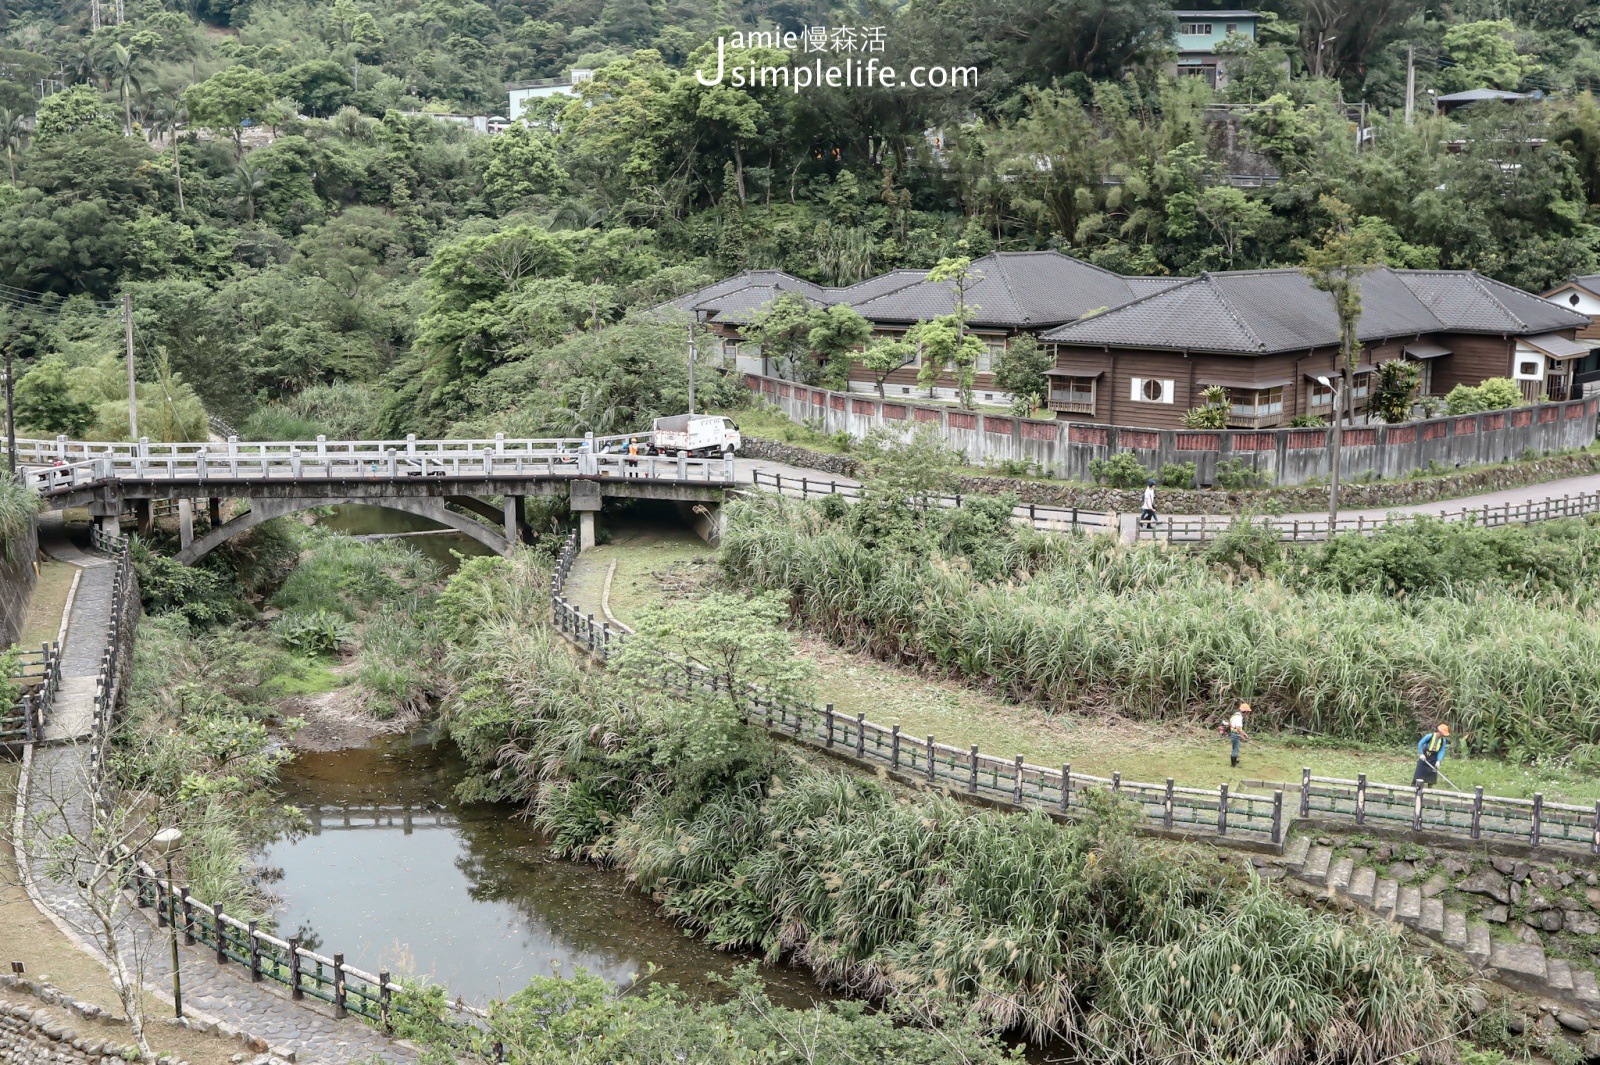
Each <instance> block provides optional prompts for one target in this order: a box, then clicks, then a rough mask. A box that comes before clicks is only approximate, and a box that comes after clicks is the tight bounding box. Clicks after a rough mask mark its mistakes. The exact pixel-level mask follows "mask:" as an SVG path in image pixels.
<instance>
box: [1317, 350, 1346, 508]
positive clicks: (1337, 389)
mask: <svg viewBox="0 0 1600 1065" xmlns="http://www.w3.org/2000/svg"><path fill="white" fill-rule="evenodd" d="M1346 372H1347V371H1345V370H1343V369H1341V370H1340V371H1339V383H1338V384H1334V383H1333V380H1332V379H1331V378H1329V377H1327V376H1322V375H1319V376H1318V377H1317V384H1319V385H1321V386H1322V387H1323V388H1326V389H1327V390H1328V391H1329V392H1331V393H1332V394H1333V448H1332V452H1333V453H1332V455H1331V456H1330V459H1329V467H1330V469H1329V473H1328V535H1329V536H1330V537H1331V536H1333V528H1334V525H1335V524H1336V523H1337V522H1338V520H1339V453H1340V450H1341V448H1342V445H1343V443H1344V430H1343V423H1344V412H1343V410H1342V409H1341V406H1342V405H1341V402H1340V401H1341V400H1342V399H1343V398H1344V392H1345V387H1346V383H1345V379H1344V378H1345V374H1346Z"/></svg>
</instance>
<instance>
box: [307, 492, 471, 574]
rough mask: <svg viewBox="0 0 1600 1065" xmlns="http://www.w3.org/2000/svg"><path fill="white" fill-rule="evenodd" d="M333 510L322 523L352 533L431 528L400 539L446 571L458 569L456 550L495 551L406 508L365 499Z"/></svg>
mask: <svg viewBox="0 0 1600 1065" xmlns="http://www.w3.org/2000/svg"><path fill="white" fill-rule="evenodd" d="M331 509H332V513H331V514H329V515H327V516H326V517H322V518H319V519H317V520H318V524H320V525H324V526H326V527H327V528H330V529H336V530H338V531H339V532H342V533H349V534H350V535H351V536H372V535H376V534H393V533H417V532H427V533H429V535H427V536H404V537H401V538H400V542H401V543H403V544H405V545H406V546H407V547H411V548H413V549H415V550H416V551H418V552H420V553H421V554H422V555H424V556H425V557H427V558H429V559H431V560H433V561H434V562H436V563H438V564H439V566H440V567H441V568H442V569H443V570H444V572H446V573H454V572H455V569H456V560H455V555H454V554H452V552H456V553H459V554H462V555H466V556H467V557H468V558H471V557H472V556H473V555H490V554H493V553H494V552H493V551H491V550H489V548H487V547H485V546H484V545H483V544H480V543H479V542H478V541H476V540H474V539H473V538H472V537H470V536H467V535H466V534H465V533H458V532H455V531H453V530H449V529H446V528H445V527H444V526H443V525H440V524H439V523H438V522H436V521H430V520H429V519H427V518H424V517H422V516H421V515H419V514H408V513H407V512H405V511H403V510H390V509H388V508H387V507H374V506H368V505H367V504H365V503H346V504H341V505H339V506H336V507H333V508H331Z"/></svg>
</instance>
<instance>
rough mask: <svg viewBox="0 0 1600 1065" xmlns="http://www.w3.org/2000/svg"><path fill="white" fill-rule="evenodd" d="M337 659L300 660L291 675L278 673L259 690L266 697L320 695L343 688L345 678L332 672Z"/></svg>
mask: <svg viewBox="0 0 1600 1065" xmlns="http://www.w3.org/2000/svg"><path fill="white" fill-rule="evenodd" d="M339 664H340V663H339V659H337V658H335V657H333V656H331V655H319V656H318V657H316V658H303V659H300V660H299V662H298V663H297V665H296V668H295V672H293V673H279V674H277V675H276V676H274V677H273V678H272V679H271V680H269V681H267V683H266V684H264V685H262V686H261V690H262V691H263V692H265V693H267V694H268V695H276V696H289V695H322V694H323V693H325V692H331V691H333V690H334V689H335V688H340V687H343V686H344V683H345V678H344V677H342V676H340V675H339V674H338V673H336V672H334V668H335V667H336V666H338V665H339Z"/></svg>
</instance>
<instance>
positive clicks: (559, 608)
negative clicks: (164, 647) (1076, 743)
mask: <svg viewBox="0 0 1600 1065" xmlns="http://www.w3.org/2000/svg"><path fill="white" fill-rule="evenodd" d="M577 556H578V540H577V537H576V536H570V537H568V539H567V541H566V543H565V544H564V545H562V549H561V552H560V554H559V555H558V556H557V557H556V567H555V571H554V573H553V574H552V575H551V578H550V605H551V612H552V617H553V621H554V624H555V626H556V629H557V631H559V632H560V633H561V635H562V636H563V637H565V638H566V639H567V640H569V641H571V642H572V643H574V644H576V645H577V646H578V647H579V648H581V649H583V650H585V651H587V652H588V653H589V654H591V655H592V656H594V657H595V658H596V659H598V660H599V661H601V662H605V661H607V660H608V659H609V658H610V657H611V655H612V653H613V651H614V650H615V648H616V647H617V646H619V645H620V643H621V641H622V639H623V638H624V634H623V632H622V631H621V630H620V629H618V628H617V627H616V626H613V625H611V624H609V623H606V622H601V623H598V624H597V623H596V622H595V617H594V615H593V614H588V613H584V612H583V611H580V610H579V609H578V608H577V607H576V606H575V605H574V604H573V603H572V601H571V600H569V599H568V598H567V597H566V594H565V589H566V582H567V577H568V575H569V574H570V573H571V570H572V565H573V562H574V561H575V560H576V559H577ZM662 667H663V668H662V672H661V677H660V684H661V686H662V687H664V688H667V689H668V690H674V691H681V692H685V693H688V692H692V691H709V692H718V691H726V690H727V689H726V687H725V686H724V685H723V682H722V680H721V679H720V678H719V677H718V676H717V675H716V674H714V673H710V672H709V671H706V670H703V669H701V668H699V667H697V666H693V665H690V664H688V663H684V662H680V661H667V660H663V662H662ZM740 694H741V696H742V697H743V699H744V700H745V701H746V704H747V706H748V708H749V709H748V710H747V712H746V720H748V721H749V722H750V723H751V724H754V725H760V726H763V727H765V728H766V729H767V730H768V731H770V732H773V733H775V734H778V735H781V736H784V737H786V738H790V739H800V740H805V741H810V742H813V743H816V744H820V745H821V746H822V747H823V748H824V749H827V750H832V751H835V752H837V753H840V754H844V755H847V756H850V757H853V758H855V759H856V760H857V761H860V762H862V763H863V764H866V765H868V766H874V767H876V766H885V767H887V768H888V769H889V770H890V771H892V772H896V773H902V774H905V775H907V776H910V777H913V778H916V779H918V780H925V781H926V782H927V783H928V784H930V785H937V786H943V787H945V788H947V789H950V790H953V791H962V792H965V793H967V794H970V795H978V796H982V797H984V798H987V799H990V800H993V801H997V802H1002V803H1008V804H1010V805H1013V806H1016V807H1020V808H1032V809H1040V810H1046V811H1049V812H1052V813H1063V814H1066V813H1070V812H1071V811H1072V810H1073V809H1074V807H1078V806H1082V805H1083V803H1084V802H1085V797H1086V795H1087V793H1088V792H1090V791H1104V792H1108V793H1109V794H1111V795H1114V796H1117V797H1119V798H1122V799H1125V800H1129V801H1131V802H1133V803H1135V804H1136V805H1137V807H1138V809H1139V811H1140V812H1141V814H1142V815H1143V817H1144V820H1145V821H1146V823H1147V824H1151V825H1152V826H1154V827H1159V828H1161V829H1163V830H1166V831H1181V832H1185V833H1205V834H1207V835H1216V836H1228V835H1235V836H1239V835H1242V836H1245V837H1247V838H1252V839H1255V840H1258V841H1259V840H1265V841H1267V842H1270V843H1273V844H1281V843H1282V842H1283V838H1284V836H1283V833H1284V828H1285V822H1284V810H1283V791H1282V790H1281V789H1280V790H1276V791H1274V792H1273V793H1272V794H1271V795H1253V794H1247V793H1244V792H1238V791H1233V790H1231V789H1230V788H1229V787H1228V785H1226V784H1219V785H1218V786H1217V787H1216V788H1215V789H1208V788H1190V787H1181V786H1179V785H1178V784H1177V783H1176V782H1175V781H1174V780H1173V779H1171V778H1168V779H1167V780H1166V781H1165V782H1164V783H1161V784H1149V783H1142V782H1139V781H1133V780H1124V779H1123V778H1122V774H1120V773H1113V774H1112V775H1111V776H1110V777H1097V776H1091V775H1089V774H1087V773H1075V772H1073V770H1072V766H1071V765H1070V764H1068V765H1062V766H1040V765H1033V764H1031V763H1029V762H1028V761H1027V760H1026V759H1024V758H1023V757H1022V756H1021V755H1016V756H1014V757H1011V758H1003V757H996V756H994V755H990V754H985V753H983V752H982V751H981V750H979V748H978V747H977V745H973V746H971V747H953V746H951V745H949V744H945V743H940V742H938V740H937V738H936V737H934V736H927V737H925V738H918V737H914V736H910V735H908V734H905V733H903V732H902V731H901V729H900V726H899V725H892V726H884V725H879V724H877V723H875V722H872V721H868V720H867V719H866V715H865V714H857V715H855V716H854V717H851V716H849V715H846V714H839V713H836V712H835V711H834V708H833V704H831V703H829V704H827V705H825V706H821V707H819V706H816V705H815V704H811V703H796V702H792V701H788V700H783V699H775V698H772V697H770V696H768V695H767V694H766V693H765V692H762V691H760V690H758V689H754V688H749V689H746V690H745V691H743V692H741V693H740Z"/></svg>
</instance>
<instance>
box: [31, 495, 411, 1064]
mask: <svg viewBox="0 0 1600 1065" xmlns="http://www.w3.org/2000/svg"><path fill="white" fill-rule="evenodd" d="M50 519H54V520H50ZM39 545H40V547H41V548H42V549H43V550H44V551H45V552H46V553H47V554H49V555H50V556H51V557H53V558H56V559H59V560H61V561H63V562H67V563H70V564H72V565H75V566H78V567H80V568H81V569H82V576H81V578H80V579H79V582H78V588H77V592H76V595H75V597H74V599H73V601H72V604H71V615H70V619H69V622H68V628H67V636H66V642H65V644H64V645H63V648H62V672H63V678H62V689H61V690H62V695H61V696H59V697H58V701H57V704H56V708H55V714H54V716H53V717H52V719H51V727H50V728H49V729H47V731H46V737H47V743H46V744H42V745H40V746H37V747H35V748H34V751H33V759H32V768H31V779H30V781H29V789H28V790H29V802H30V805H32V806H35V807H37V806H38V805H39V803H41V802H45V803H47V804H48V805H49V806H52V807H57V808H59V810H60V811H62V814H64V816H66V817H68V818H71V819H72V820H73V821H74V822H76V821H77V820H78V818H79V817H87V816H88V815H87V809H88V807H87V802H86V799H87V796H88V795H89V794H90V791H91V789H92V782H91V776H90V771H89V767H88V765H87V763H86V759H87V755H88V745H87V743H84V742H80V741H82V740H84V739H85V738H86V737H87V736H88V735H89V734H90V732H91V731H92V728H93V710H94V690H95V679H96V674H97V671H98V669H99V665H100V658H101V655H102V654H103V652H104V651H105V647H106V634H107V631H108V627H109V625H110V621H111V616H110V609H111V604H110V597H111V589H112V586H113V583H114V580H115V575H116V565H115V563H114V562H113V561H112V560H110V559H107V558H105V557H104V556H100V555H97V554H91V553H89V552H86V551H84V550H82V549H81V548H80V547H78V545H77V544H75V543H74V542H73V540H72V538H71V537H70V535H69V534H68V531H67V529H66V527H65V526H64V525H63V523H62V522H61V520H60V515H59V514H55V515H44V516H42V520H41V522H40V527H39ZM128 668H132V663H131V661H130V662H129V663H128ZM85 682H86V687H85V686H84V683H85ZM69 693H70V698H69ZM80 694H81V705H80V702H79V698H80ZM58 816H59V815H58ZM57 823H58V824H59V822H57ZM42 849H43V848H42V847H41V848H36V850H39V851H42ZM36 860H37V859H36ZM32 872H33V874H34V876H33V880H34V887H35V889H36V890H37V891H38V894H39V896H40V897H41V898H42V899H43V901H44V902H45V904H46V905H47V906H48V907H49V908H50V909H51V910H53V911H55V913H56V914H57V916H59V917H60V918H61V919H62V920H64V921H65V922H66V924H67V925H69V926H70V927H71V928H73V930H74V931H75V932H76V933H77V935H78V936H79V938H80V939H82V940H88V939H90V938H91V936H92V934H93V933H92V928H93V925H92V922H91V918H90V916H89V913H88V911H87V907H86V906H85V904H84V903H83V901H82V899H81V898H80V897H79V895H78V892H77V891H76V890H74V889H70V888H68V887H67V886H66V885H64V884H62V883H59V882H57V881H54V880H51V879H50V878H49V877H47V876H44V875H43V873H42V870H39V869H37V868H35V869H33V870H32ZM122 921H123V923H122V926H121V931H122V933H124V934H126V935H129V936H131V937H132V939H133V941H134V942H135V943H136V944H137V947H136V953H137V955H138V956H141V957H142V958H143V959H144V968H145V981H146V986H147V987H149V988H150V990H151V991H152V992H154V993H155V994H156V995H158V996H160V997H163V998H167V1000H168V1001H169V1002H170V998H169V997H168V995H169V993H170V989H171V987H172V962H171V948H170V941H169V939H168V935H167V932H166V931H165V930H158V929H157V928H156V927H155V924H154V921H153V918H152V917H149V916H146V915H145V914H141V913H139V912H138V911H136V910H134V909H132V908H131V907H130V908H128V909H127V910H126V911H125V913H124V914H123V916H122ZM179 977H180V982H181V986H182V988H183V998H184V1004H185V1006H186V1007H187V1008H189V1009H193V1010H198V1011H201V1012H203V1013H205V1014H208V1015H209V1016H211V1017H212V1018H214V1019H216V1020H218V1021H221V1022H223V1023H225V1024H227V1025H229V1026H230V1027H232V1028H235V1029H237V1030H238V1031H240V1032H244V1033H248V1034H249V1035H252V1036H255V1037H257V1038H259V1039H261V1040H263V1041H265V1043H266V1044H267V1045H268V1046H270V1047H273V1048H282V1049H287V1050H293V1051H294V1052H295V1055H296V1060H298V1061H299V1062H302V1063H306V1062H319V1063H327V1065H345V1063H347V1062H355V1061H361V1060H367V1059H372V1058H374V1057H376V1058H379V1059H381V1060H384V1061H394V1062H406V1063H409V1062H414V1061H416V1060H418V1056H417V1054H416V1052H415V1051H413V1050H412V1049H410V1048H409V1047H408V1046H405V1045H403V1044H401V1043H399V1042H398V1041H396V1040H394V1039H391V1038H389V1037H388V1036H386V1035H384V1033H382V1032H380V1031H378V1030H376V1029H374V1028H372V1027H370V1026H368V1025H367V1024H365V1023H363V1022H362V1021H360V1020H358V1019H356V1018H350V1019H347V1020H335V1019H334V1018H333V1017H332V1016H331V1015H329V1014H328V1013H325V1012H323V1010H322V1008H321V1007H320V1006H316V1005H313V1004H312V1003H310V1002H307V1001H299V1002H297V1001H293V1000H291V999H290V998H289V997H288V994H287V992H285V993H283V994H278V993H276V989H275V987H274V986H273V985H268V984H265V983H262V984H253V983H251V982H250V980H249V979H248V977H247V976H245V975H243V974H242V973H240V972H239V971H238V969H237V967H230V966H220V965H218V964H217V963H216V961H215V957H214V955H212V954H211V952H210V951H207V950H201V949H197V948H195V947H187V946H181V945H180V948H179Z"/></svg>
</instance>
